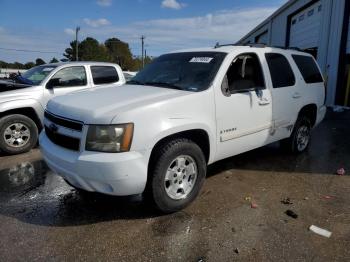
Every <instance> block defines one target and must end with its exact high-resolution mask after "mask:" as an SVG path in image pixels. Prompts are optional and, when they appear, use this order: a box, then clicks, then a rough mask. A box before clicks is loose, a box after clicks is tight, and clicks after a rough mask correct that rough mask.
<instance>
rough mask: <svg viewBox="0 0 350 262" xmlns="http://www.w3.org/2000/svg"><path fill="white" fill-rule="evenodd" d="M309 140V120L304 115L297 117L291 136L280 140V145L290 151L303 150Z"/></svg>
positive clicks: (297, 151) (298, 151)
mask: <svg viewBox="0 0 350 262" xmlns="http://www.w3.org/2000/svg"><path fill="white" fill-rule="evenodd" d="M310 140H311V122H310V120H309V119H308V118H307V117H305V116H302V117H299V118H298V120H297V121H296V123H295V126H294V129H293V132H292V134H291V136H290V137H289V138H288V139H286V140H283V141H282V145H283V146H284V147H285V148H286V149H288V150H289V151H291V152H292V153H302V152H304V151H305V150H306V149H307V148H308V146H309V144H310Z"/></svg>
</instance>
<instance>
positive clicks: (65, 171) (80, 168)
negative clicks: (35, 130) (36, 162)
mask: <svg viewBox="0 0 350 262" xmlns="http://www.w3.org/2000/svg"><path fill="white" fill-rule="evenodd" d="M39 143H40V148H41V152H42V154H43V156H44V160H45V161H46V163H47V164H48V166H49V167H50V169H51V170H53V171H54V172H55V173H57V174H58V175H59V176H61V177H63V178H64V179H66V180H68V182H69V183H71V184H72V185H73V186H75V187H78V188H81V189H84V190H87V191H91V192H100V193H104V194H109V195H117V196H125V195H135V194H140V193H142V192H143V191H144V189H145V186H146V182H147V167H148V159H149V156H150V151H145V152H142V153H140V152H125V153H101V152H89V151H83V152H75V151H71V150H68V149H65V148H62V147H60V146H57V145H56V144H54V143H52V142H51V141H50V139H48V137H47V136H46V134H45V131H43V132H41V134H40V137H39Z"/></svg>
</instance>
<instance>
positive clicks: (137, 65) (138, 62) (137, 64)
mask: <svg viewBox="0 0 350 262" xmlns="http://www.w3.org/2000/svg"><path fill="white" fill-rule="evenodd" d="M152 60H153V58H152V57H150V56H146V57H145V66H146V65H148V64H149V63H151V62H152ZM141 69H142V58H141V57H135V58H134V60H133V68H132V69H131V70H132V71H140V70H141Z"/></svg>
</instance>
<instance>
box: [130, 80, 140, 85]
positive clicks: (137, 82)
mask: <svg viewBox="0 0 350 262" xmlns="http://www.w3.org/2000/svg"><path fill="white" fill-rule="evenodd" d="M126 83H127V84H133V85H145V83H142V82H140V81H137V80H129V81H127V82H126Z"/></svg>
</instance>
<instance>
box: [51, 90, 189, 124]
mask: <svg viewBox="0 0 350 262" xmlns="http://www.w3.org/2000/svg"><path fill="white" fill-rule="evenodd" d="M189 94H191V92H187V91H181V90H174V89H169V88H160V87H154V86H141V85H124V86H110V87H106V88H98V89H92V90H85V91H82V92H76V93H70V94H67V95H64V96H58V97H55V98H53V99H52V100H50V101H49V103H48V105H47V110H48V111H49V112H51V113H53V114H55V115H58V116H62V117H66V118H70V119H75V120H80V121H83V122H84V123H85V124H110V123H111V121H112V119H113V118H114V117H115V116H117V115H118V114H119V113H121V112H125V111H128V110H131V109H135V108H138V107H142V106H145V105H149V104H152V103H157V102H161V101H165V100H168V99H171V98H174V97H180V96H185V95H189Z"/></svg>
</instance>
